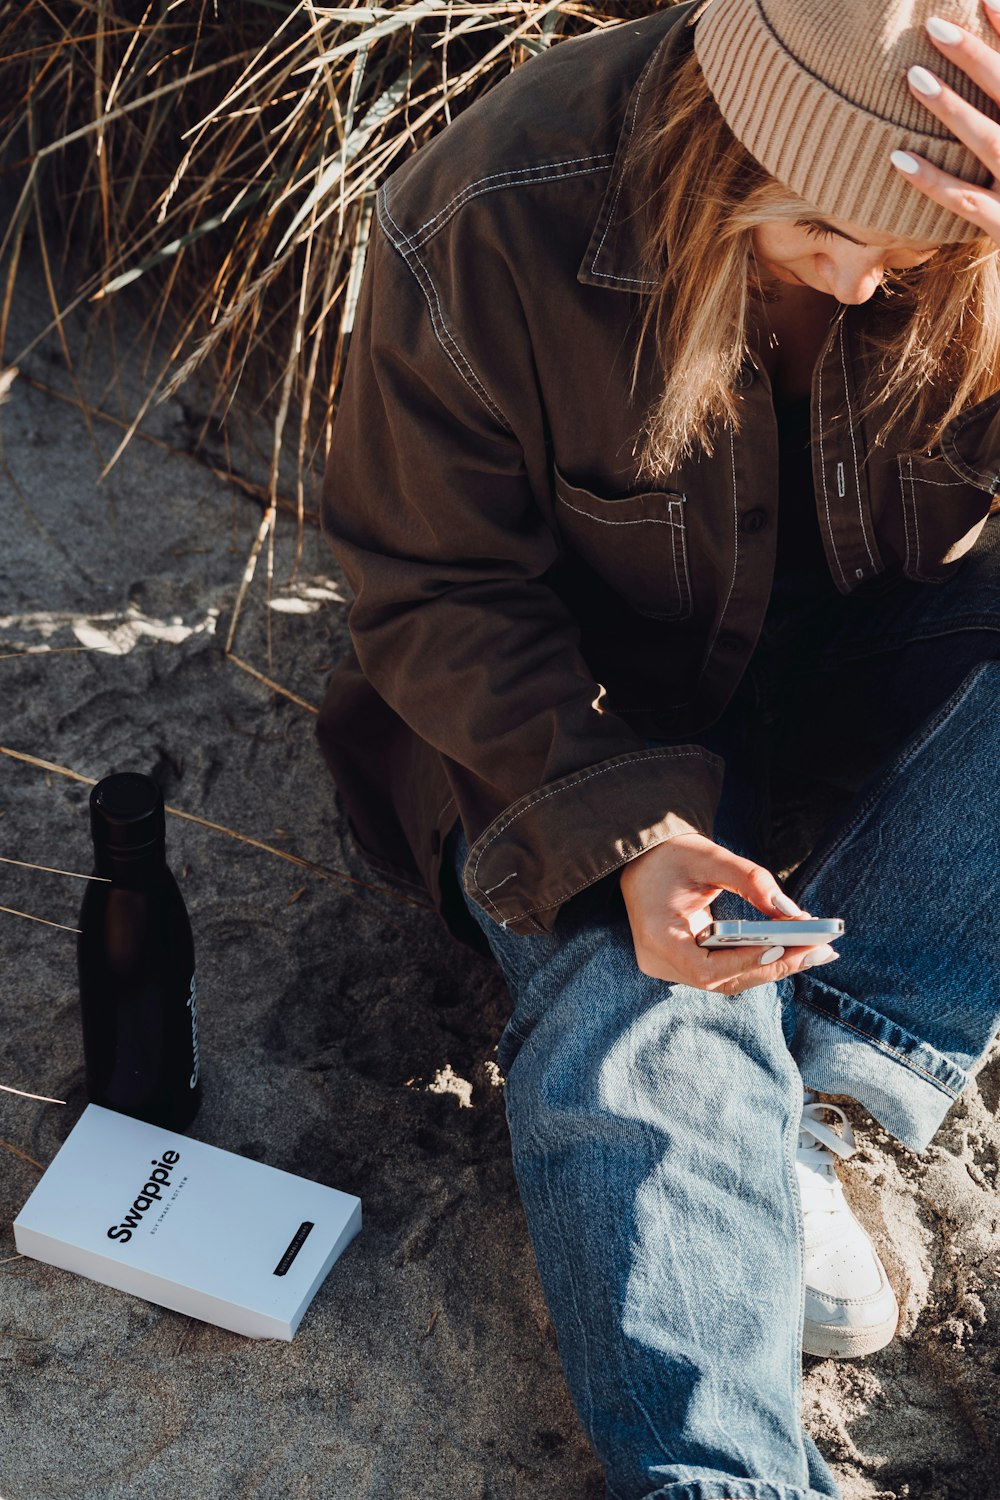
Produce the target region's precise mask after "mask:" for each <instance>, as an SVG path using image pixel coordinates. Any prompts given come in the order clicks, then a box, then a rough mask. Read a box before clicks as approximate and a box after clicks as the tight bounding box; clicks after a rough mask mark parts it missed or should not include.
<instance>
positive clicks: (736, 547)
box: [699, 423, 740, 681]
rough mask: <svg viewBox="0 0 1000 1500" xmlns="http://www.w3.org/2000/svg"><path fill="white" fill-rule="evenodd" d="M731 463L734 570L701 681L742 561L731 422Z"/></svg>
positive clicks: (703, 664) (708, 647) (708, 646)
mask: <svg viewBox="0 0 1000 1500" xmlns="http://www.w3.org/2000/svg"><path fill="white" fill-rule="evenodd" d="M729 463H730V469H731V471H732V476H733V571H732V574H731V576H730V579H729V588H728V589H727V590H726V602H725V603H724V604H723V606H722V613H721V614H720V616H719V620H718V624H717V625H716V627H715V630H714V631H713V633H712V638H711V640H710V641H709V643H708V645H707V646H706V648H705V656H704V659H703V663H702V669H701V674H700V676H699V681H700V680H701V677H704V675H705V672H706V671H707V669H708V663H709V661H710V659H711V656H712V652H713V651H714V650H715V643H716V641H717V640H718V639H719V632H720V630H721V629H722V622H723V620H724V619H725V618H726V612H727V610H728V609H729V601H730V599H731V598H732V597H733V589H734V588H735V586H736V573H737V570H738V568H739V561H740V512H739V499H738V496H737V492H736V443H735V441H734V438H733V427H732V423H730V424H729Z"/></svg>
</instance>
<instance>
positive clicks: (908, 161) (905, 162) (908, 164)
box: [889, 3, 1000, 177]
mask: <svg viewBox="0 0 1000 1500" xmlns="http://www.w3.org/2000/svg"><path fill="white" fill-rule="evenodd" d="M997 9H998V10H1000V3H998V5H997ZM889 160H890V161H891V162H892V164H893V166H894V167H898V168H899V170H900V171H901V172H905V173H906V175H907V176H908V177H913V176H914V175H915V173H917V172H919V171H920V163H919V162H918V161H917V158H916V157H915V156H911V155H910V153H909V152H908V151H893V152H892V154H891V155H890V157H889Z"/></svg>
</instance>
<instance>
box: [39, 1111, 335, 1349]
mask: <svg viewBox="0 0 1000 1500" xmlns="http://www.w3.org/2000/svg"><path fill="white" fill-rule="evenodd" d="M360 1228H361V1200H360V1199H359V1198H354V1197H352V1196H351V1195H350V1194H349V1193H340V1192H338V1191H337V1190H336V1188H329V1187H324V1186H323V1185H322V1184H321V1183H318V1182H310V1181H309V1180H308V1179H307V1178H305V1177H295V1176H293V1175H292V1173H291V1172H281V1171H279V1170H278V1169H277V1168H276V1167H268V1166H265V1165H264V1164H263V1163H262V1162H258V1161H249V1160H248V1159H247V1158H246V1157H244V1156H234V1155H233V1153H232V1152H230V1151H220V1150H219V1149H218V1147H216V1146H206V1145H205V1144H204V1143H203V1142H202V1141H192V1140H189V1139H188V1137H187V1136H185V1135H175V1134H174V1133H173V1132H172V1131H170V1130H160V1129H159V1128H158V1127H157V1126H155V1125H145V1124H143V1123H142V1121H140V1120H132V1119H130V1118H129V1117H128V1116H127V1115H120V1114H116V1113H115V1111H114V1110H110V1109H102V1108H101V1107H100V1106H99V1105H97V1104H88V1106H87V1108H86V1109H85V1110H84V1112H83V1114H82V1115H81V1117H80V1119H79V1121H78V1123H77V1124H76V1126H75V1127H74V1128H73V1130H72V1131H71V1132H70V1134H69V1135H68V1136H67V1138H66V1141H65V1144H64V1145H63V1146H62V1147H61V1149H60V1150H59V1152H58V1153H57V1155H56V1157H55V1159H54V1161H53V1162H52V1164H51V1166H50V1167H49V1168H48V1170H47V1171H46V1173H45V1175H44V1177H43V1178H42V1180H41V1181H40V1182H39V1184H38V1186H37V1187H36V1188H35V1191H34V1192H33V1193H32V1195H31V1197H30V1198H29V1199H28V1201H27V1203H26V1204H25V1205H24V1208H23V1209H22V1210H21V1212H20V1214H19V1215H18V1217H17V1219H16V1220H15V1221H14V1240H15V1243H16V1245H17V1248H18V1250H19V1251H20V1252H21V1254H22V1255H30V1256H33V1257H34V1258H35V1259H36V1260H44V1261H47V1262H48V1264H49V1265H52V1266H61V1267H62V1268H63V1269H64V1270H66V1271H77V1272H78V1273H79V1274H80V1275H81V1276H89V1277H90V1279H91V1280H92V1281H103V1282H104V1283H105V1284H106V1285H107V1286H114V1287H118V1288H120V1289H121V1291H123V1292H133V1293H134V1294H135V1295H136V1296H137V1297H145V1298H146V1300H147V1301H149V1302H158V1303H160V1304H161V1305H162V1306H163V1307H170V1308H173V1310H174V1311H175V1312H181V1313H188V1314H190V1316H191V1317H194V1318H202V1319H204V1321H205V1322H206V1323H217V1324H218V1325H219V1327H220V1328H230V1329H232V1330H233V1332H234V1333H245V1334H249V1335H250V1336H251V1337H252V1338H262V1339H290V1338H291V1337H292V1335H293V1334H294V1332H295V1330H296V1328H297V1327H298V1326H299V1323H300V1321H301V1319H302V1314H303V1313H304V1312H305V1310H306V1308H307V1307H308V1306H309V1304H310V1302H311V1301H312V1299H313V1297H314V1295H315V1293H316V1292H317V1290H318V1289H319V1287H320V1285H321V1284H322V1282H323V1280H324V1278H325V1277H326V1274H327V1272H328V1271H329V1269H330V1267H331V1266H332V1265H333V1263H334V1261H335V1260H336V1259H337V1257H338V1255H339V1254H340V1252H341V1251H342V1250H343V1249H344V1247H345V1246H346V1245H348V1244H350V1242H351V1240H352V1239H353V1238H354V1236H355V1235H356V1234H357V1233H358V1231H359V1229H360Z"/></svg>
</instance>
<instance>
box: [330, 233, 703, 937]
mask: <svg viewBox="0 0 1000 1500" xmlns="http://www.w3.org/2000/svg"><path fill="white" fill-rule="evenodd" d="M405 249H406V247H405V244H404V245H403V246H402V253H401V249H400V248H397V246H396V245H393V244H390V243H389V241H388V240H387V239H386V237H385V236H384V234H383V233H382V232H381V231H376V232H375V234H374V236H373V240H372V244H371V246H370V249H369V257H368V265H367V268H366V271H365V277H364V282H363V287H362V293H361V299H360V302H359V306H358V314H357V319H356V324H355V331H354V334H353V337H352V345H351V350H350V358H349V360H348V368H347V374H346V377H345V383H344V389H343V392H342V395H341V399H340V402H339V407H338V412H337V419H336V422H335V424H334V431H333V442H332V448H331V453H330V458H329V462H328V466H327V472H326V480H325V484H324V495H323V525H324V530H325V532H326V534H327V536H328V539H329V541H330V543H331V546H332V548H333V551H334V553H335V555H336V557H337V559H338V561H339V562H340V564H341V565H342V567H343V569H344V572H345V574H346V576H347V580H348V583H349V585H350V587H351V590H352V592H353V595H354V599H353V604H352V607H351V611H350V616H349V620H350V629H351V635H352V639H353V642H354V646H355V650H356V652H357V656H358V660H359V662H360V664H361V667H362V670H363V672H364V673H365V675H366V677H367V678H368V680H369V681H370V682H371V684H372V685H373V687H374V688H375V690H376V691H377V693H378V694H379V695H380V696H381V697H382V698H383V699H384V701H385V702H386V703H387V704H388V705H389V706H390V707H391V708H392V709H393V710H394V711H395V713H396V714H398V715H399V717H400V718H401V719H403V720H404V721H405V723H406V724H408V725H409V726H410V728H411V729H412V730H413V731H414V732H415V733H416V734H417V735H418V736H419V737H420V738H421V739H423V740H425V741H426V742H428V743H429V744H431V745H433V746H434V747H435V748H436V749H437V751H438V752H439V753H440V754H441V756H442V757H443V759H444V764H445V767H446V770H447V773H448V776H449V779H450V782H451V786H452V789H453V792H454V796H455V801H456V805H457V808H458V813H459V816H460V817H461V820H462V823H463V826H464V828H465V831H466V834H467V836H468V839H469V843H470V846H471V847H470V854H469V859H468V862H467V865H466V869H465V886H466V890H467V892H468V894H469V895H470V896H471V897H472V899H474V900H475V901H476V902H478V903H479V904H480V905H481V906H482V907H483V908H484V910H486V911H487V912H488V913H489V914H490V916H492V917H493V918H494V920H496V921H498V922H500V923H502V924H503V925H505V926H508V927H510V928H512V929H514V930H515V931H520V932H525V933H531V932H540V931H545V930H548V929H550V928H551V926H552V924H553V922H554V920H555V917H556V914H557V912H558V909H559V907H560V905H561V904H562V903H563V902H564V901H566V900H568V899H569V898H570V897H571V896H572V895H574V894H575V892H577V891H579V890H581V889H583V888H584V887H585V886H588V885H590V884H592V883H593V882H594V881H596V880H598V879H600V878H601V877H602V876H604V875H606V874H608V873H610V872H611V871H613V870H615V869H617V868H619V867H620V866H622V865H623V864H625V863H626V862H627V861H628V860H630V859H632V858H634V857H635V856H636V855H638V854H640V853H641V852H642V851H643V850H645V849H648V848H650V847H652V846H653V845H655V844H658V843H662V842H663V841H665V840H666V839H668V838H670V837H672V836H674V835H675V834H677V833H680V832H686V831H691V830H695V831H698V832H701V833H707V834H710V832H711V828H712V820H713V816H714V811H715V805H716V802H717V800H718V791H719V786H720V783H721V772H722V763H721V762H720V761H719V759H718V758H717V757H716V756H714V755H711V754H710V753H709V752H708V751H706V750H704V749H702V748H701V747H699V746H696V745H687V746H677V747H669V748H668V747H663V748H649V747H648V746H647V744H646V742H645V741H644V740H643V739H642V738H641V737H640V736H639V735H637V734H636V733H635V732H634V731H633V730H632V729H631V728H630V727H629V726H628V725H627V724H626V723H625V722H624V721H623V720H622V719H620V718H619V717H617V716H616V715H614V714H612V713H608V712H604V711H602V709H601V706H600V698H601V692H602V690H601V687H600V684H599V683H597V682H596V681H595V680H594V678H593V677H592V676H591V674H590V672H589V671H588V668H587V664H586V662H585V661H584V660H583V658H582V655H581V652H580V647H579V632H578V629H577V626H576V623H575V621H574V619H573V617H572V616H571V614H570V613H569V612H568V610H567V609H566V607H565V605H564V604H563V602H562V601H561V599H560V598H559V597H558V595H557V594H556V593H555V592H554V590H553V589H552V588H551V587H550V586H549V585H548V584H547V581H546V575H547V574H548V572H549V570H550V569H551V568H552V566H553V564H554V563H555V562H556V560H557V558H558V555H559V542H558V540H557V537H556V535H555V534H554V532H553V529H552V528H551V526H550V525H549V524H548V523H547V521H546V519H545V517H544V515H543V511H542V508H540V506H539V505H538V503H537V496H536V494H535V493H534V491H533V488H532V483H531V482H530V480H529V476H528V473H527V471H526V464H525V450H524V445H523V444H522V442H521V441H520V439H519V436H518V434H517V432H516V431H515V430H514V424H513V423H512V422H511V421H509V420H508V419H507V417H506V416H505V414H504V413H503V412H502V411H501V410H500V407H499V404H498V401H497V399H496V397H495V396H494V394H493V393H492V392H491V390H490V389H489V387H488V385H487V383H486V380H485V378H484V376H483V374H482V373H481V372H480V371H478V370H476V369H475V368H473V366H472V364H471V362H470V361H469V359H468V357H467V355H466V353H465V351H464V349H463V346H462V342H461V340H460V336H459V332H458V330H457V329H456V328H454V327H452V326H451V324H450V321H449V316H448V311H447V309H446V308H443V307H442V305H441V300H440V297H439V294H438V288H437V287H436V286H435V285H434V284H433V283H428V282H427V281H426V280H424V279H423V278H422V277H421V275H420V266H419V264H418V265H416V266H414V265H413V264H412V263H410V261H409V258H408V257H407V256H406V255H405ZM480 288H481V294H482V298H483V301H484V303H488V302H489V297H490V294H489V290H488V289H486V288H483V287H482V283H480ZM486 315H489V314H488V313H487V314H484V316H486ZM504 338H505V347H506V346H507V342H508V340H507V337H506V332H505V335H504ZM509 346H510V348H511V351H512V355H511V357H512V358H517V357H519V356H518V355H517V350H518V348H519V347H522V346H520V345H519V343H518V337H517V336H516V334H513V333H512V334H511V336H510V338H509ZM520 357H521V358H522V359H523V355H522V356H520ZM524 363H525V368H524V377H525V380H530V379H531V378H532V374H531V369H530V362H527V361H525V362H524ZM508 373H509V372H508Z"/></svg>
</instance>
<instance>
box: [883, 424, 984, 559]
mask: <svg viewBox="0 0 1000 1500" xmlns="http://www.w3.org/2000/svg"><path fill="white" fill-rule="evenodd" d="M897 464H898V467H899V490H900V496H901V500H902V507H903V572H904V573H905V574H906V576H907V578H913V579H915V580H916V581H917V582H919V583H942V582H943V581H944V580H945V579H946V578H947V577H948V576H949V574H951V573H952V572H954V571H955V569H956V568H957V567H958V565H959V563H960V562H961V560H962V558H963V557H964V556H965V554H966V553H967V552H968V551H969V549H970V548H971V547H972V546H973V544H974V543H975V541H976V538H977V537H978V536H979V533H980V532H981V531H982V529H983V526H984V524H985V521H986V517H987V515H988V514H989V509H990V505H991V503H992V500H993V496H992V495H990V494H988V493H987V492H986V491H985V490H979V489H976V487H975V486H974V485H971V484H967V483H966V481H965V480H964V479H960V478H959V476H958V475H957V474H956V473H955V470H954V469H952V468H950V467H949V465H948V464H947V463H945V461H944V459H941V458H928V457H927V456H926V455H925V454H920V453H901V454H899V456H898V458H897Z"/></svg>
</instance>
